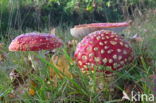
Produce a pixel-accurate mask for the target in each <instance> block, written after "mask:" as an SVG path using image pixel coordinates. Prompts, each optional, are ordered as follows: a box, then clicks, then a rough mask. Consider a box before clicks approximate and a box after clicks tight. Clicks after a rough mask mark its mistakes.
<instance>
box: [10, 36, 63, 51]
mask: <svg viewBox="0 0 156 103" xmlns="http://www.w3.org/2000/svg"><path fill="white" fill-rule="evenodd" d="M61 45H62V41H61V40H60V39H59V38H57V37H56V36H55V35H52V34H45V33H26V34H22V35H19V36H17V37H16V38H15V39H14V40H13V41H12V42H11V44H10V46H9V51H40V50H53V49H56V48H59V47H60V46H61Z"/></svg>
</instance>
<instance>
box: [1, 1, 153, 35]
mask: <svg viewBox="0 0 156 103" xmlns="http://www.w3.org/2000/svg"><path fill="white" fill-rule="evenodd" d="M154 7H156V0H0V35H4V34H6V32H11V31H12V29H15V30H26V29H33V30H37V31H40V30H41V28H42V29H43V28H49V27H55V26H58V25H61V26H66V25H68V26H73V25H75V24H82V23H91V22H117V21H124V20H127V19H133V18H135V16H141V15H142V13H143V12H144V11H145V10H146V9H149V8H154Z"/></svg>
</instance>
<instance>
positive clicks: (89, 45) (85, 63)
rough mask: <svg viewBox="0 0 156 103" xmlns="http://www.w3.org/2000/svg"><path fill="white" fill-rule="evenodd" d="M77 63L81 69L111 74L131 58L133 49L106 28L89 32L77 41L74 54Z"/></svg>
mask: <svg viewBox="0 0 156 103" xmlns="http://www.w3.org/2000/svg"><path fill="white" fill-rule="evenodd" d="M74 56H75V58H76V61H77V64H78V66H79V67H80V69H81V70H82V71H89V70H91V71H93V70H94V67H95V66H99V65H102V66H104V67H106V68H99V69H96V71H97V72H104V73H105V74H111V73H112V71H114V70H119V69H121V68H123V67H124V66H125V65H126V64H128V63H130V62H131V61H132V60H133V50H132V48H131V46H130V45H129V43H128V42H126V41H125V40H124V39H123V38H122V37H121V36H119V35H117V34H116V33H114V32H112V31H108V30H101V31H95V32H93V33H90V34H89V35H87V36H86V37H84V38H83V40H82V41H81V42H79V43H78V45H77V48H76V51H75V54H74Z"/></svg>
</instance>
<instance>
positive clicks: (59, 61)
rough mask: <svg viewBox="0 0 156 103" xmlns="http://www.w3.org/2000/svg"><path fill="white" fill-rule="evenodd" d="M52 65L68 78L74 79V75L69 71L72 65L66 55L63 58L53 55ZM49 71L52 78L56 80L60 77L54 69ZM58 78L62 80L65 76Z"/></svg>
mask: <svg viewBox="0 0 156 103" xmlns="http://www.w3.org/2000/svg"><path fill="white" fill-rule="evenodd" d="M50 63H51V64H53V65H54V66H55V67H56V68H57V69H58V70H59V71H61V72H62V73H64V75H66V76H68V77H72V74H71V73H70V71H69V68H70V64H69V62H68V60H67V59H66V57H65V56H64V55H61V56H57V55H53V56H52V58H51V60H50ZM49 69H50V78H54V77H55V76H58V75H57V74H56V72H55V71H54V69H53V68H49ZM58 77H59V78H62V77H63V76H61V75H60V76H58Z"/></svg>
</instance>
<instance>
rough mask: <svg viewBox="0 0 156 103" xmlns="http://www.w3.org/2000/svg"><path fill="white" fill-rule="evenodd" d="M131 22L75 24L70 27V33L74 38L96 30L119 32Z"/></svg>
mask: <svg viewBox="0 0 156 103" xmlns="http://www.w3.org/2000/svg"><path fill="white" fill-rule="evenodd" d="M130 24H131V21H129V22H119V23H91V24H82V25H76V26H75V27H74V28H71V29H70V32H71V35H72V36H73V37H75V38H79V37H84V36H86V35H88V34H89V33H91V32H94V31H97V30H111V31H114V32H117V33H118V32H121V31H122V30H123V29H125V28H126V27H128V26H129V25H130Z"/></svg>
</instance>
